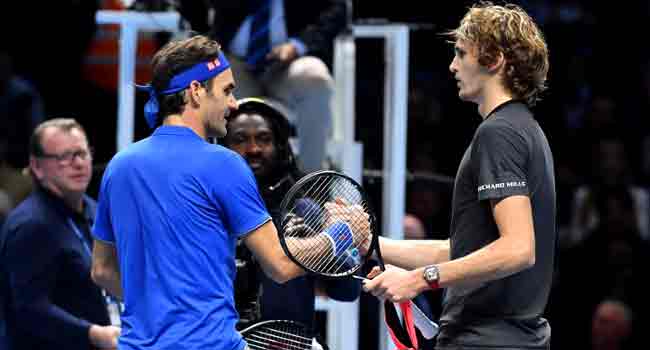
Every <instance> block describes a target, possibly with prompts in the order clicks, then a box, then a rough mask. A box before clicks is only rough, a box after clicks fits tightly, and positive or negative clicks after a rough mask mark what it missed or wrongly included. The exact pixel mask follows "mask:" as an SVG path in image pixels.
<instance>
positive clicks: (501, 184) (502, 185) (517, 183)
mask: <svg viewBox="0 0 650 350" xmlns="http://www.w3.org/2000/svg"><path fill="white" fill-rule="evenodd" d="M506 187H526V181H509V182H499V183H496V184H485V185H481V186H479V187H478V192H481V191H485V190H496V189H499V188H506Z"/></svg>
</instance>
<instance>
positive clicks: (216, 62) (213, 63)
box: [208, 58, 221, 70]
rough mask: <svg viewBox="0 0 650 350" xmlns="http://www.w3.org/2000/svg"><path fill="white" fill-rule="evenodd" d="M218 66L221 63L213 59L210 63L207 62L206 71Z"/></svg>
mask: <svg viewBox="0 0 650 350" xmlns="http://www.w3.org/2000/svg"><path fill="white" fill-rule="evenodd" d="M219 66H221V62H220V61H219V59H218V58H215V59H214V61H212V62H208V70H215V69H216V68H217V67H219Z"/></svg>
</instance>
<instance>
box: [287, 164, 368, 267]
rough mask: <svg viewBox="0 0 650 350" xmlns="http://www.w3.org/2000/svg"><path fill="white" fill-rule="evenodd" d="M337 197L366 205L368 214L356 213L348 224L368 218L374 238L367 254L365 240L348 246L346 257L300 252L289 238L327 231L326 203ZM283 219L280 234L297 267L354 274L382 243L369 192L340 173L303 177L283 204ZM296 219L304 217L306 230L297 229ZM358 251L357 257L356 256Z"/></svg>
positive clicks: (288, 254)
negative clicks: (378, 234)
mask: <svg viewBox="0 0 650 350" xmlns="http://www.w3.org/2000/svg"><path fill="white" fill-rule="evenodd" d="M336 198H341V199H343V200H345V202H346V204H348V205H358V206H360V207H361V208H363V213H365V214H366V215H367V217H361V215H356V216H354V217H352V218H351V220H350V221H349V224H350V225H349V226H350V227H355V223H358V222H359V220H367V221H368V229H369V231H370V234H371V237H372V238H371V243H370V248H369V250H368V253H367V254H366V255H365V256H361V254H359V251H360V249H359V248H360V245H361V244H365V243H364V242H358V243H357V242H354V243H352V244H351V245H350V246H349V249H346V251H345V255H344V256H341V255H339V256H336V255H332V254H330V255H329V256H321V257H319V258H316V259H315V258H314V257H313V256H309V257H305V256H301V255H299V254H298V252H299V251H302V250H303V249H305V247H304V246H300V244H296V242H297V240H293V241H291V242H288V240H287V238H311V237H314V236H317V235H319V234H321V233H322V232H323V231H325V230H326V229H327V228H328V227H327V226H328V225H326V220H325V216H326V214H325V209H324V205H325V203H327V202H334V201H335V199H336ZM280 218H281V221H280V224H279V227H278V237H279V240H280V244H281V246H282V249H283V250H284V253H285V254H286V255H287V256H288V257H289V258H290V259H291V260H292V261H293V262H294V263H296V264H297V265H298V266H300V267H302V268H303V269H305V270H307V271H309V272H311V273H315V274H318V275H324V276H327V277H345V276H350V275H352V274H354V273H355V272H356V271H358V270H359V269H360V268H361V267H362V266H363V264H364V263H365V262H366V261H367V259H368V257H370V256H371V255H372V252H373V250H374V249H375V247H376V246H377V245H378V244H379V238H378V237H377V219H376V216H375V212H374V210H373V208H372V204H371V202H370V200H369V198H368V196H367V194H366V192H365V191H364V190H363V188H362V186H361V185H360V184H359V183H357V182H356V181H355V180H354V179H352V178H351V177H349V176H347V175H345V174H342V173H340V172H336V171H332V170H322V171H316V172H313V173H310V174H308V175H306V176H305V177H303V178H301V179H300V180H299V181H298V182H296V183H295V184H294V185H293V186H292V187H291V189H289V191H288V192H287V194H286V195H285V197H284V199H283V201H282V203H281V204H280ZM296 218H298V220H302V222H303V225H304V228H303V229H296V225H295V221H294V220H296ZM312 248H313V247H312ZM355 251H356V254H358V256H354V254H355ZM348 252H350V253H349V254H348ZM351 255H352V257H351Z"/></svg>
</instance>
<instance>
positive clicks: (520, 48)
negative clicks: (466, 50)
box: [445, 1, 549, 106]
mask: <svg viewBox="0 0 650 350" xmlns="http://www.w3.org/2000/svg"><path fill="white" fill-rule="evenodd" d="M445 34H446V35H449V36H451V37H452V38H453V39H454V41H459V40H460V41H463V42H467V43H469V44H471V45H474V46H475V48H476V49H477V57H478V62H479V63H480V64H481V65H483V66H488V65H490V64H492V63H494V62H496V60H497V58H498V56H499V54H503V56H504V58H505V69H504V76H503V83H504V86H505V88H506V89H507V90H508V91H509V92H510V93H512V94H513V97H515V98H518V99H523V100H525V101H526V103H527V104H528V105H530V106H533V105H535V103H536V102H537V101H539V99H540V97H539V95H540V93H541V92H543V91H544V90H546V88H547V86H546V76H547V74H548V69H549V60H548V47H547V45H546V41H545V40H544V36H543V34H542V32H541V30H540V29H539V28H538V27H537V25H536V24H535V22H534V21H533V19H532V18H531V17H530V16H529V15H528V14H527V13H526V11H524V10H523V9H522V8H521V7H519V6H517V5H513V4H506V5H504V6H498V5H494V4H492V3H491V2H488V1H481V2H480V3H478V4H476V5H473V6H472V7H471V8H470V9H469V10H468V11H467V13H466V14H465V16H464V17H463V19H462V20H461V22H460V25H459V26H458V28H456V29H454V30H451V31H449V32H447V33H445Z"/></svg>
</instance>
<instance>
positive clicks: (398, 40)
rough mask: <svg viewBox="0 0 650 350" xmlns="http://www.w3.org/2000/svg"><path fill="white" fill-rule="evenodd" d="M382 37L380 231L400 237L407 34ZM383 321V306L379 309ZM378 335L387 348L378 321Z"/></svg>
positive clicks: (402, 29)
mask: <svg viewBox="0 0 650 350" xmlns="http://www.w3.org/2000/svg"><path fill="white" fill-rule="evenodd" d="M392 27H393V28H392V30H391V31H390V33H389V34H388V35H387V36H386V40H385V44H384V45H385V46H384V50H385V57H386V66H385V74H386V78H385V81H384V178H383V184H382V219H383V221H382V233H383V234H384V235H387V236H388V237H391V238H395V239H402V238H404V234H403V232H402V231H403V230H402V222H403V220H404V201H405V195H404V192H405V187H406V183H405V179H406V138H407V130H406V129H407V124H408V123H407V121H408V114H407V109H408V105H407V96H408V57H409V42H408V40H409V37H408V34H409V33H408V28H407V27H406V26H392ZM381 310H382V312H381V317H380V318H381V319H382V320H383V308H382V309H381ZM380 324H381V326H380V332H381V333H380V337H383V339H384V341H383V342H380V346H381V344H382V343H383V344H385V346H386V348H385V349H390V348H391V347H392V346H393V345H392V340H391V339H390V337H389V336H388V330H387V329H386V325H385V323H384V322H381V323H380Z"/></svg>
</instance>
